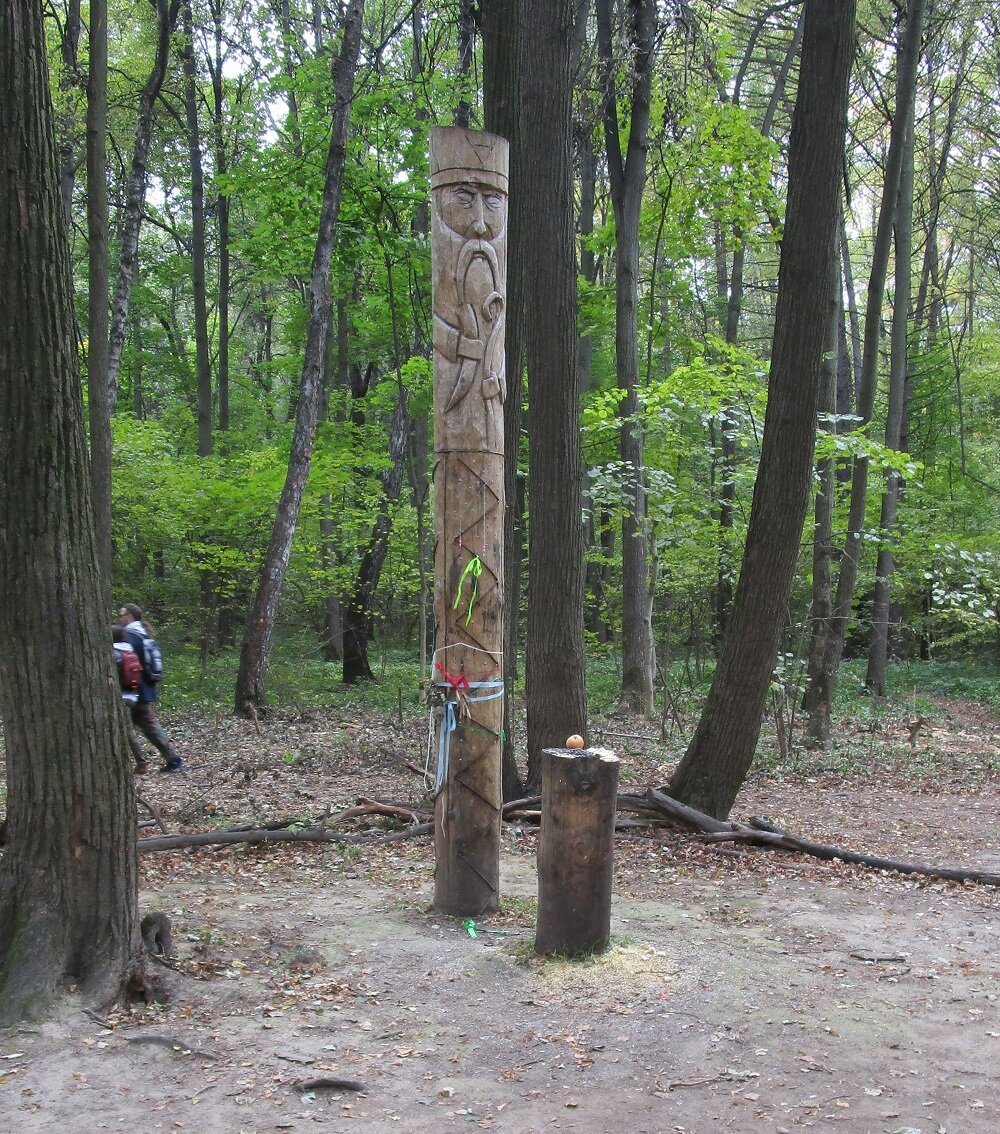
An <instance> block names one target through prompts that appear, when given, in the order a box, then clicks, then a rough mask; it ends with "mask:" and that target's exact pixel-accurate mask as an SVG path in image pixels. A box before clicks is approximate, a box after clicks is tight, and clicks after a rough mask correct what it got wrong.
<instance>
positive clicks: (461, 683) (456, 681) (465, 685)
mask: <svg viewBox="0 0 1000 1134" xmlns="http://www.w3.org/2000/svg"><path fill="white" fill-rule="evenodd" d="M434 668H435V669H436V670H439V671H440V672H441V673H442V674H443V675H444V679H445V681H447V682H448V684H449V685H450V686H451V687H452V689H454V690H455V692H456V693H461V691H462V690H463V689H470V688H471V686H470V685H469V679H468V678H467V677H466V676H465V674H464V673H462V674H459V676H458V677H455V676H454V675H453V674H451V673H449V672H448V671H447V670H446V669H445V668H444V666H443V665H442V664H441V663H440V662H435V663H434Z"/></svg>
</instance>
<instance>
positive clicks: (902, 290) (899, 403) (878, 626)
mask: <svg viewBox="0 0 1000 1134" xmlns="http://www.w3.org/2000/svg"><path fill="white" fill-rule="evenodd" d="M908 117H909V118H910V128H909V130H908V131H907V135H906V137H907V145H906V152H905V154H904V157H903V167H902V170H901V171H900V178H899V200H898V201H897V203H896V223H895V233H896V255H895V266H894V273H895V290H894V295H893V300H892V342H891V348H890V363H889V405H888V408H887V410H886V417H885V447H886V448H887V449H892V450H898V449H899V447H900V438H901V436H902V432H903V416H904V413H905V406H906V376H907V373H908V369H909V351H908V349H907V346H908V339H909V334H908V332H909V326H910V322H909V320H910V295H911V279H910V274H911V271H912V257H913V113H912V110H911V111H910V112H909V115H908ZM901 479H902V477H901V474H900V472H899V470H898V469H887V470H886V474H885V490H884V492H883V493H882V512H881V516H880V517H879V549H878V556H877V559H876V565H875V588H874V595H873V598H872V620H871V638H870V640H869V644H868V672H867V673H866V675H865V686H866V688H867V689H869V690H870V691H871V692H872V693H874V694H875V695H876V696H877V697H884V696H885V677H886V669H887V667H888V658H889V604H890V601H891V597H892V572H893V566H894V564H893V554H892V543H893V540H894V538H895V528H896V511H897V505H898V503H899V492H900V482H901Z"/></svg>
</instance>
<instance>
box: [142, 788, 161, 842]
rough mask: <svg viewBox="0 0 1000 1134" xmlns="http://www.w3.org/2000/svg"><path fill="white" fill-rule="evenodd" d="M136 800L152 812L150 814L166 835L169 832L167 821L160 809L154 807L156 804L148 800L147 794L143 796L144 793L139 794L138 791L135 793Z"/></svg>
mask: <svg viewBox="0 0 1000 1134" xmlns="http://www.w3.org/2000/svg"><path fill="white" fill-rule="evenodd" d="M135 801H136V803H138V804H139V805H140V806H141V807H145V809H146V810H147V811H148V812H149V813H150V815H152V816H153V821H154V822H155V823H156V825H157V827H159V828H160V831H161V832H162V833H163V834H164V835H165V834H167V825H166V823H164V822H163V816H162V815H161V814H160V812H159V811H158V810H157V809H156V808H155V807H154V806H153V805H152V804H151V803H150V802H149V800H148V799H146V797H145V796H142V795H140V794H139V793H138V792H136V793H135Z"/></svg>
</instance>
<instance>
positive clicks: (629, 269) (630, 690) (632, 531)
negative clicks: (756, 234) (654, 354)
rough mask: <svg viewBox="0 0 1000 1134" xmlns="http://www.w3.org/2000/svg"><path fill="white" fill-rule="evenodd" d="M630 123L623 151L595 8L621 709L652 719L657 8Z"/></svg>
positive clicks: (600, 4)
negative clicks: (646, 266)
mask: <svg viewBox="0 0 1000 1134" xmlns="http://www.w3.org/2000/svg"><path fill="white" fill-rule="evenodd" d="M627 7H628V18H629V25H630V27H629V55H630V59H629V67H628V73H629V76H630V80H629V88H630V89H629V95H630V99H629V101H630V106H629V112H630V121H629V133H628V145H627V149H626V153H625V156H624V157H623V155H622V151H621V141H620V137H619V130H620V126H619V122H618V101H617V97H616V95H615V90H614V82H615V77H614V72H615V60H614V55H613V48H612V34H611V3H610V0H597V35H598V50H599V52H600V60H601V79H602V83H603V86H604V99H605V102H604V143H605V150H606V153H607V159H608V175H609V178H610V182H611V201H612V204H613V206H614V213H615V371H616V375H617V380H618V388H619V390H621V391H622V393H623V397H622V400H621V403H620V405H619V411H618V412H619V417H620V419H621V430H620V434H619V455H620V456H621V460H622V466H623V469H624V474H623V475H624V477H625V493H624V496H625V500H626V502H627V503H626V507H625V509H624V515H623V517H622V690H621V707H622V708H624V709H626V710H628V711H629V712H633V713H639V714H642V715H644V716H647V715H649V714H650V713H651V712H652V711H653V671H654V666H655V656H654V650H653V594H652V586H651V583H650V579H649V564H648V562H647V532H646V489H645V475H644V470H643V438H642V425H641V423H640V421H639V399H638V383H639V338H638V288H639V212H640V209H641V207H642V191H643V188H644V187H645V184H646V156H647V152H648V148H649V141H648V139H649V115H650V99H651V92H652V65H653V37H654V33H655V30H656V5H655V3H654V2H653V0H629V3H628V6H627Z"/></svg>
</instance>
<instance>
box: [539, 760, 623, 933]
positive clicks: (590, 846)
mask: <svg viewBox="0 0 1000 1134" xmlns="http://www.w3.org/2000/svg"><path fill="white" fill-rule="evenodd" d="M617 793H618V757H617V756H615V754H614V753H613V752H609V751H608V750H607V749H606V748H582V749H581V748H544V749H543V750H542V825H541V833H540V835H539V840H538V922H537V925H536V927H535V952H536V953H565V954H569V955H573V954H579V953H603V952H605V951H606V950H607V948H608V945H609V944H610V941H611V884H612V881H613V878H614V840H615V800H616V798H617Z"/></svg>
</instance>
